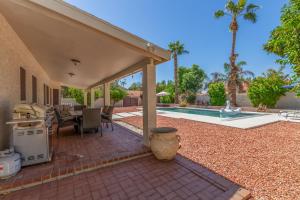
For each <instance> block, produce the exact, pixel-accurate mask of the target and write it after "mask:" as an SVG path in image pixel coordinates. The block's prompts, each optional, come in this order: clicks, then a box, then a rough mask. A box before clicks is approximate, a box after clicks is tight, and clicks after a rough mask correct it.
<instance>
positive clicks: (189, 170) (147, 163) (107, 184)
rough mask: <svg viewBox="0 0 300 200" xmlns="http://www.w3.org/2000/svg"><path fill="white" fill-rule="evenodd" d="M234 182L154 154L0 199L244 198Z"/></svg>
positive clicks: (246, 195)
mask: <svg viewBox="0 0 300 200" xmlns="http://www.w3.org/2000/svg"><path fill="white" fill-rule="evenodd" d="M248 197H249V192H248V191H246V190H244V189H242V188H241V187H240V186H238V185H237V184H235V183H233V182H230V181H228V180H226V179H225V178H223V177H221V176H219V175H217V174H214V173H213V172H211V171H209V170H208V169H206V168H204V167H202V166H200V165H198V164H196V163H193V162H191V161H189V160H187V159H185V158H183V157H181V156H177V158H176V160H175V161H171V162H161V161H158V160H156V159H155V158H154V157H153V156H148V157H145V158H140V159H136V160H132V161H128V162H125V163H122V164H118V165H114V166H112V167H107V168H103V169H99V170H96V171H93V172H88V173H84V174H80V175H76V176H72V177H68V178H65V179H62V180H58V181H55V182H51V183H48V184H43V185H40V186H36V187H33V188H30V189H26V190H21V191H17V192H14V193H11V194H8V195H6V196H2V197H1V196H0V199H1V200H46V199H57V200H59V199H62V200H70V199H82V200H90V199H91V200H96V199H101V200H106V199H109V200H118V199H130V200H135V199H146V200H148V199H149V200H156V199H157V200H161V199H172V200H176V199H191V200H192V199H195V200H210V199H214V200H225V199H226V200H228V199H230V198H232V199H234V200H239V199H247V198H248Z"/></svg>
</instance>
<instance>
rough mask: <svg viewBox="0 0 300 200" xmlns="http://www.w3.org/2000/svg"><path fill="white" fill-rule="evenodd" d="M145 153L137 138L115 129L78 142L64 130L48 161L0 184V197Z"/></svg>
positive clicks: (85, 137)
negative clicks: (3, 194) (0, 195)
mask: <svg viewBox="0 0 300 200" xmlns="http://www.w3.org/2000/svg"><path fill="white" fill-rule="evenodd" d="M149 152H150V151H149V149H148V148H147V147H145V146H144V145H143V143H142V138H141V137H139V136H137V135H136V134H135V133H133V132H131V131H130V130H128V129H125V128H122V127H120V126H118V125H115V129H114V131H111V129H110V128H108V129H107V128H104V129H103V136H102V137H101V136H100V134H99V133H97V134H95V133H87V134H84V137H83V138H81V137H80V135H79V134H75V133H74V130H73V129H72V128H65V129H62V130H61V132H60V137H59V138H57V137H54V153H53V157H52V161H51V162H48V163H44V164H38V165H33V166H27V167H24V168H22V170H21V171H20V172H19V173H18V174H17V175H16V176H14V177H11V178H9V179H7V180H0V194H1V193H6V192H10V191H15V190H19V189H23V188H27V187H31V186H34V185H39V184H41V183H46V182H50V181H54V180H58V179H61V178H64V177H68V176H72V175H74V174H80V173H83V172H86V171H91V170H95V169H98V168H101V167H104V166H109V165H112V164H114V163H118V162H122V161H126V160H130V159H132V158H137V157H141V156H144V155H147V154H149Z"/></svg>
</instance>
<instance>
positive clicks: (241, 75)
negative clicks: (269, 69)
mask: <svg viewBox="0 0 300 200" xmlns="http://www.w3.org/2000/svg"><path fill="white" fill-rule="evenodd" d="M245 65H247V63H246V62H245V61H240V62H238V63H237V64H236V77H235V80H236V86H238V87H239V88H241V86H242V84H243V83H244V82H245V81H246V80H247V78H254V76H255V74H254V73H253V72H252V71H250V70H244V69H243V66H245ZM224 72H225V73H220V72H214V73H211V76H212V79H211V82H227V83H228V82H229V80H230V77H231V65H230V64H229V63H224Z"/></svg>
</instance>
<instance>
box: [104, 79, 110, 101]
mask: <svg viewBox="0 0 300 200" xmlns="http://www.w3.org/2000/svg"><path fill="white" fill-rule="evenodd" d="M104 105H105V106H110V83H109V82H108V83H104Z"/></svg>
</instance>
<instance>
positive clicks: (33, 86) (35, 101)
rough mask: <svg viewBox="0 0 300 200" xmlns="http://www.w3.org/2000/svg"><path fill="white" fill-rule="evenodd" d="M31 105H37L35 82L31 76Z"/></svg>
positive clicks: (34, 78)
mask: <svg viewBox="0 0 300 200" xmlns="http://www.w3.org/2000/svg"><path fill="white" fill-rule="evenodd" d="M32 103H37V80H36V77H35V76H32Z"/></svg>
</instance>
